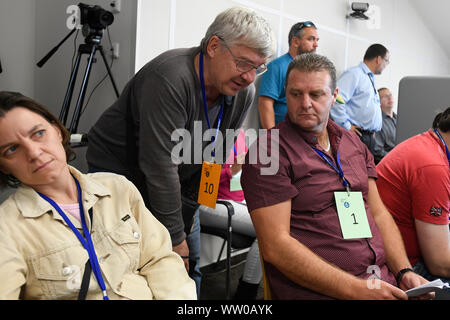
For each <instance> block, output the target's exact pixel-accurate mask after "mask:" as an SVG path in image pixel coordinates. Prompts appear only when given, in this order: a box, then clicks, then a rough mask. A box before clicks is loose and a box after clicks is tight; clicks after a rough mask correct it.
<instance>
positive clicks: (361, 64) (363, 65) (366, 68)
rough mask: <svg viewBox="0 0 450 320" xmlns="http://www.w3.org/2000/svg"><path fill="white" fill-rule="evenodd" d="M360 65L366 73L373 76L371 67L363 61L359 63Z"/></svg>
mask: <svg viewBox="0 0 450 320" xmlns="http://www.w3.org/2000/svg"><path fill="white" fill-rule="evenodd" d="M359 67H360V68H361V69H362V70H363V71H364V73H367V74H369V75H372V76H373V72H372V71H370V69H369V67H368V66H367V65H366V64H365V63H364V62H363V61H361V63H360V64H359Z"/></svg>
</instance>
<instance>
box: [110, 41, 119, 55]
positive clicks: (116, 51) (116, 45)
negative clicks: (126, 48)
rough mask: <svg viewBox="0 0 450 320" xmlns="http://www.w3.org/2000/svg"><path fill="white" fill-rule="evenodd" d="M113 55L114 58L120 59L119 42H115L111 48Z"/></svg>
mask: <svg viewBox="0 0 450 320" xmlns="http://www.w3.org/2000/svg"><path fill="white" fill-rule="evenodd" d="M111 55H112V58H113V59H119V43H118V42H113V44H112V48H111Z"/></svg>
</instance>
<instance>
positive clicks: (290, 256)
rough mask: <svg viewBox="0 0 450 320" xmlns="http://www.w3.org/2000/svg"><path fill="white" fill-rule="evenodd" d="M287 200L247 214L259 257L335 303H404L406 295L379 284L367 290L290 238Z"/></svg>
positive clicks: (289, 213)
mask: <svg viewBox="0 0 450 320" xmlns="http://www.w3.org/2000/svg"><path fill="white" fill-rule="evenodd" d="M290 216H291V200H288V201H284V202H281V203H279V204H276V205H272V206H269V207H264V208H259V209H256V210H253V211H252V212H251V217H252V221H253V224H254V226H255V230H256V233H257V236H258V241H259V245H260V248H261V254H262V257H263V259H264V260H265V261H267V262H269V263H271V264H272V265H274V266H275V267H276V268H277V269H278V270H280V271H281V272H282V273H283V274H284V275H286V276H287V277H288V278H289V279H291V280H292V281H294V282H296V283H297V284H299V285H301V286H303V287H306V288H309V289H311V290H314V291H317V292H320V293H322V294H325V295H327V296H331V297H335V298H338V299H406V298H407V297H406V294H405V293H404V292H403V291H402V290H400V289H398V288H396V287H394V286H392V285H390V284H388V283H386V282H384V281H381V282H380V283H381V286H380V289H376V290H373V289H372V290H371V289H368V287H367V283H366V281H365V280H362V279H359V278H357V277H355V276H353V275H351V274H349V273H347V272H345V271H343V270H341V269H339V268H338V267H336V266H333V265H331V264H330V263H328V262H327V261H325V260H323V259H322V258H321V257H319V256H318V255H316V254H315V253H314V252H312V251H311V250H309V249H308V248H307V247H306V246H304V245H303V244H301V243H300V242H298V241H297V240H296V239H294V238H293V237H291V235H290Z"/></svg>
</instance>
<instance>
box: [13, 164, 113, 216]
mask: <svg viewBox="0 0 450 320" xmlns="http://www.w3.org/2000/svg"><path fill="white" fill-rule="evenodd" d="M69 170H70V172H71V173H72V174H73V176H74V177H75V178H77V180H78V181H79V183H80V187H81V190H82V192H83V195H82V198H83V202H84V206H85V210H86V211H87V210H89V209H90V208H91V207H92V206H93V205H94V204H95V203H96V202H97V200H98V198H99V197H104V196H108V195H111V192H110V191H109V190H108V189H107V188H106V187H105V186H104V185H102V184H101V183H99V182H98V181H96V180H94V179H92V178H90V177H89V176H88V175H85V174H82V173H81V172H80V171H78V170H77V169H75V168H74V167H72V166H69ZM14 200H15V202H16V205H17V208H18V209H19V211H20V212H21V213H22V215H23V216H24V217H25V218H38V217H40V216H41V215H43V214H45V213H47V212H49V211H52V212H53V217H54V218H55V219H60V220H62V218H61V217H60V215H59V214H56V213H57V211H56V210H55V209H54V208H53V207H52V205H51V204H50V203H48V202H47V201H45V200H44V199H42V198H41V197H40V196H39V194H38V193H37V192H36V191H34V189H32V188H30V187H28V186H24V185H22V186H20V187H19V189H18V190H17V192H16V193H15V194H14Z"/></svg>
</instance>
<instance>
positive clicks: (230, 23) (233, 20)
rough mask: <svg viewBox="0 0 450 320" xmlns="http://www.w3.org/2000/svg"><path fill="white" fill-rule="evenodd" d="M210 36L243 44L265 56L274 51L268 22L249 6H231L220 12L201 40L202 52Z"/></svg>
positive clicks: (271, 32)
mask: <svg viewBox="0 0 450 320" xmlns="http://www.w3.org/2000/svg"><path fill="white" fill-rule="evenodd" d="M212 36H218V37H219V38H220V39H222V40H223V41H225V42H226V43H227V44H228V45H230V46H233V45H245V46H247V47H249V48H251V49H254V50H255V51H256V52H257V53H258V54H259V55H260V56H262V57H265V58H271V57H272V55H273V53H274V36H273V31H272V28H271V27H270V24H269V23H268V22H267V20H266V19H264V18H263V17H262V16H261V15H259V14H258V13H256V12H255V11H253V10H251V9H249V8H243V7H233V8H230V9H227V10H225V11H223V12H222V13H220V14H219V15H218V16H217V17H216V19H215V20H214V22H213V23H212V24H211V25H210V26H209V28H208V30H207V31H206V34H205V37H204V38H203V39H202V41H201V44H200V46H201V48H202V51H203V53H206V48H207V46H208V43H209V40H210V39H211V37H212Z"/></svg>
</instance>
